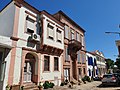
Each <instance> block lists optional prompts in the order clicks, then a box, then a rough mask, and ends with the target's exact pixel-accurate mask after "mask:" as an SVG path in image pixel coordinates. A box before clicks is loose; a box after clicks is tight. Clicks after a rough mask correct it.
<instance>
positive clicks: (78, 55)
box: [77, 51, 81, 64]
mask: <svg viewBox="0 0 120 90" xmlns="http://www.w3.org/2000/svg"><path fill="white" fill-rule="evenodd" d="M77 60H78V64H80V63H81V62H80V51H78V54H77Z"/></svg>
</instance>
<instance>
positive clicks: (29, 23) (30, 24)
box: [26, 15, 35, 32]
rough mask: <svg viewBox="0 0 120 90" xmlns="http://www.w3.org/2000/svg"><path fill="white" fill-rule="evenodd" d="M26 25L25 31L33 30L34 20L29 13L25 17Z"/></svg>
mask: <svg viewBox="0 0 120 90" xmlns="http://www.w3.org/2000/svg"><path fill="white" fill-rule="evenodd" d="M26 27H27V32H29V31H28V30H33V32H34V30H35V20H34V19H33V18H32V17H30V16H29V15H28V16H27V17H26Z"/></svg>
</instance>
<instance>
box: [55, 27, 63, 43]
mask: <svg viewBox="0 0 120 90" xmlns="http://www.w3.org/2000/svg"><path fill="white" fill-rule="evenodd" d="M58 34H60V35H61V40H59V38H58ZM56 39H57V42H59V43H62V31H61V30H60V29H59V28H57V29H56Z"/></svg>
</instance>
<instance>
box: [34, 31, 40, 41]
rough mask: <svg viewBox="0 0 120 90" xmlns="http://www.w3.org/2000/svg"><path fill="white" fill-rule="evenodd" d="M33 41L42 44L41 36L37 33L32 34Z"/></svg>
mask: <svg viewBox="0 0 120 90" xmlns="http://www.w3.org/2000/svg"><path fill="white" fill-rule="evenodd" d="M32 40H33V41H37V42H40V35H38V34H36V33H33V34H32Z"/></svg>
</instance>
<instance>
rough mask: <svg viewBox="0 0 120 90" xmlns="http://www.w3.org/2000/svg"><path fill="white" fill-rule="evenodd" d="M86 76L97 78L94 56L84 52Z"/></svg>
mask: <svg viewBox="0 0 120 90" xmlns="http://www.w3.org/2000/svg"><path fill="white" fill-rule="evenodd" d="M86 65H87V76H89V77H90V78H94V77H97V76H98V69H97V61H96V55H95V54H94V53H92V52H88V51H87V52H86Z"/></svg>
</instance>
